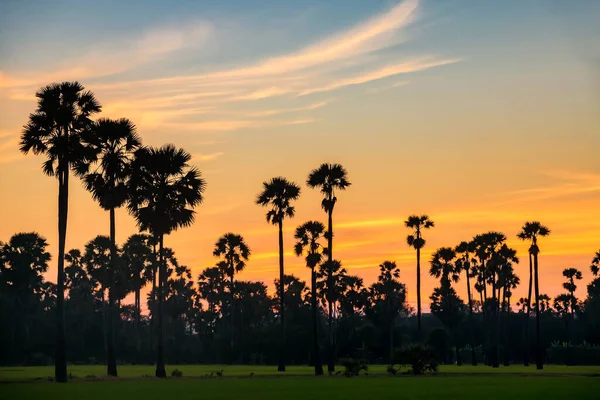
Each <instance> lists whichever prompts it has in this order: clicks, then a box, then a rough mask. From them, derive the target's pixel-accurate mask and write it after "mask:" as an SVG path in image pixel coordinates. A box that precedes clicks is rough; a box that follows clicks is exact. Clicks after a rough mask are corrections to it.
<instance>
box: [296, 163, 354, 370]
mask: <svg viewBox="0 0 600 400" xmlns="http://www.w3.org/2000/svg"><path fill="white" fill-rule="evenodd" d="M306 184H307V185H308V187H310V188H313V189H314V188H319V189H320V190H321V193H322V194H323V200H322V201H321V207H322V208H323V210H324V211H325V212H326V213H327V218H328V224H327V234H326V238H327V249H325V250H324V253H325V254H326V255H327V261H328V262H331V261H332V260H333V209H334V207H335V204H336V203H337V197H336V195H335V191H336V190H346V188H347V187H348V186H350V185H351V183H350V181H349V180H348V172H347V171H346V169H345V168H344V167H343V166H342V165H340V164H327V163H325V164H321V166H320V167H319V168H317V169H314V170H312V171H311V172H310V175H309V176H308V179H307V181H306ZM328 279H329V280H331V279H332V277H331V276H328ZM330 286H333V285H330ZM332 307H333V304H332V303H329V304H328V310H327V311H328V319H327V321H328V330H329V334H328V336H329V352H328V353H329V357H328V360H327V370H328V371H329V372H330V373H331V372H333V371H334V370H335V360H334V357H335V355H334V347H335V343H334V341H335V339H334V337H333V334H334V331H333V309H332Z"/></svg>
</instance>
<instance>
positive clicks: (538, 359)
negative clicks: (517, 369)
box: [533, 253, 544, 369]
mask: <svg viewBox="0 0 600 400" xmlns="http://www.w3.org/2000/svg"><path fill="white" fill-rule="evenodd" d="M533 270H534V274H535V338H536V343H535V347H536V351H535V364H536V368H537V369H544V356H543V354H542V337H541V336H542V335H541V331H540V282H539V278H538V257H537V253H534V254H533Z"/></svg>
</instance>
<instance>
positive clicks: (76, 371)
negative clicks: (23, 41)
mask: <svg viewBox="0 0 600 400" xmlns="http://www.w3.org/2000/svg"><path fill="white" fill-rule="evenodd" d="M175 368H177V369H179V370H180V371H182V372H183V376H184V377H204V376H206V374H210V373H211V372H212V371H219V370H221V369H223V370H224V376H225V377H226V378H227V377H248V376H250V374H251V373H252V374H254V376H256V377H259V376H290V377H292V376H294V377H295V376H311V375H313V369H312V368H310V367H306V366H288V367H287V371H286V372H285V373H278V372H277V368H276V367H274V366H256V365H235V366H232V365H173V366H167V374H168V375H170V374H171V371H173V370H174V369H175ZM386 368H387V366H385V365H370V366H369V375H387V372H386ZM339 369H341V368H339ZM68 372H69V374H72V375H73V376H74V377H75V378H78V379H84V378H85V377H87V376H90V375H93V376H95V377H96V378H103V377H105V376H106V367H105V366H104V365H72V366H69V367H68ZM118 372H119V377H122V378H141V377H143V376H150V377H152V376H154V366H151V365H120V366H118ZM439 372H440V375H456V374H459V375H460V374H467V375H481V374H484V375H487V374H493V375H497V374H500V375H507V374H508V375H541V376H546V375H581V376H583V375H600V366H573V367H569V366H565V365H546V366H544V369H543V370H541V371H538V370H536V369H535V366H529V367H524V366H522V365H512V366H510V367H500V368H491V367H486V366H477V367H473V366H471V365H463V366H460V367H458V366H455V365H442V366H440V371H439ZM52 376H54V367H53V366H44V367H0V382H1V381H28V380H36V379H37V380H39V379H47V378H48V377H52Z"/></svg>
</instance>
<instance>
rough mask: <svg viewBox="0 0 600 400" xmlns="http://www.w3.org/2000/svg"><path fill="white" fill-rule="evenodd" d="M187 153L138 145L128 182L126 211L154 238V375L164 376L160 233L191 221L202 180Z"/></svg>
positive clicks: (170, 147) (163, 275) (164, 278)
mask: <svg viewBox="0 0 600 400" xmlns="http://www.w3.org/2000/svg"><path fill="white" fill-rule="evenodd" d="M190 159H191V155H190V154H189V153H188V152H186V151H185V150H183V149H177V148H175V146H173V145H171V144H167V145H164V146H162V147H159V148H155V147H150V148H140V149H138V150H137V151H136V153H135V158H134V160H133V163H132V174H131V178H130V181H129V192H130V200H129V204H128V208H129V211H130V212H131V214H132V215H133V216H134V218H135V220H136V222H137V225H138V227H139V228H140V229H141V230H142V231H144V230H147V231H149V232H150V233H151V234H152V235H153V236H154V237H156V238H158V246H159V262H158V270H159V278H158V333H157V335H158V343H157V357H156V376H157V377H159V378H164V377H166V376H167V373H166V371H165V361H164V321H163V318H164V316H163V302H164V288H165V286H166V282H167V271H166V268H165V263H164V252H163V246H164V236H165V235H168V234H169V233H171V232H172V231H174V230H177V229H179V228H184V227H187V226H190V225H191V224H192V223H193V222H194V215H195V211H194V207H195V206H197V205H199V204H200V203H202V200H203V197H202V193H203V192H204V189H205V186H206V184H205V182H204V180H203V179H202V178H201V177H200V172H199V171H198V170H197V169H196V168H194V167H190V166H189V161H190Z"/></svg>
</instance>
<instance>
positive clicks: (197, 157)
mask: <svg viewBox="0 0 600 400" xmlns="http://www.w3.org/2000/svg"><path fill="white" fill-rule="evenodd" d="M223 154H225V153H223V152H220V151H219V152H216V153H211V154H201V153H195V154H192V161H212V160H216V159H217V158H219V157H221V156H222V155H223Z"/></svg>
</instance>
